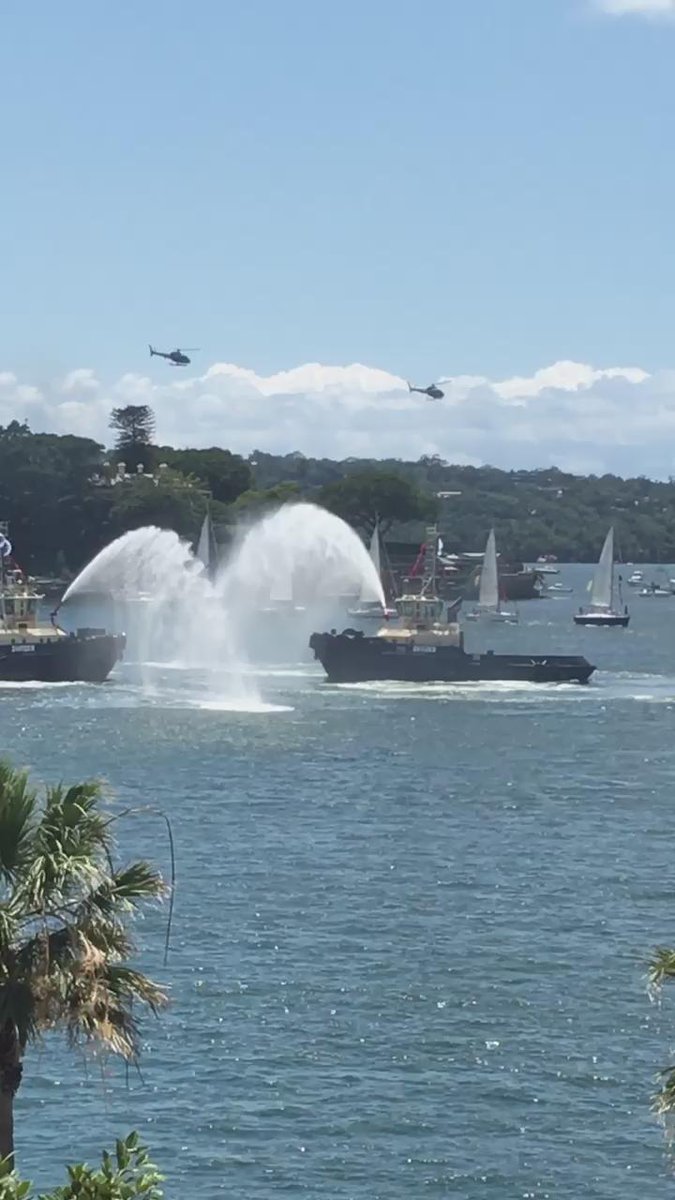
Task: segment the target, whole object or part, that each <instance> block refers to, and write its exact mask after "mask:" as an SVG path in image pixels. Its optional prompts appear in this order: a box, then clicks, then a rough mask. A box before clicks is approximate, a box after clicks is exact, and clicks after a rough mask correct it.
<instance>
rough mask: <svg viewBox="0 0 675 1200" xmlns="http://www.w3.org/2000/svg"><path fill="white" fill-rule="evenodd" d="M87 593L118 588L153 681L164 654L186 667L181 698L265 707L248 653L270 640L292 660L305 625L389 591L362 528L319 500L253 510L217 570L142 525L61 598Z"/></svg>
mask: <svg viewBox="0 0 675 1200" xmlns="http://www.w3.org/2000/svg"><path fill="white" fill-rule="evenodd" d="M88 595H89V596H101V595H103V596H107V597H109V598H111V599H112V602H113V605H114V607H115V609H116V610H117V611H116V613H115V624H116V626H117V628H125V629H126V631H127V632H128V633H129V635H130V637H129V642H130V644H129V651H130V653H129V657H130V658H133V659H134V660H138V661H139V662H141V663H142V664H145V669H144V682H145V686H146V688H147V689H153V690H154V689H156V687H157V686H158V684H157V677H156V674H155V669H156V666H157V665H158V664H166V665H167V666H173V667H174V668H175V669H181V670H184V671H185V672H186V680H185V700H186V703H190V702H191V700H192V701H195V700H198V697H200V696H203V692H204V689H206V691H207V692H208V696H209V704H210V705H212V706H217V705H220V706H221V707H222V708H223V710H224V711H226V710H227V708H228V706H232V705H234V704H240V705H241V706H242V708H247V707H248V708H249V709H250V710H251V711H266V710H267V709H266V706H265V705H264V703H263V701H262V698H261V696H260V693H259V690H258V686H257V683H256V681H255V677H254V674H253V672H252V671H251V670H250V664H249V662H248V660H249V658H250V657H255V656H256V652H257V651H260V650H261V648H262V647H264V645H265V643H266V641H267V643H269V644H273V645H274V649H275V650H276V651H279V649H280V648H281V649H282V650H283V652H284V657H285V661H287V662H288V661H293V656H294V655H299V656H301V657H307V655H308V652H307V642H308V638H309V634H310V633H311V632H312V630H313V629H317V628H319V629H320V628H323V627H325V624H327V623H328V620H329V619H330V618H333V617H335V613H336V608H338V607H339V605H340V601H341V598H342V601H344V598H345V597H350V598H351V599H355V598H356V597H357V596H359V595H360V596H361V597H367V598H372V599H373V600H379V601H380V602H381V603H384V595H383V591H382V584H381V582H380V579H379V576H378V574H377V572H376V570H375V568H374V566H373V564H372V562H371V559H370V556H369V555H368V552H367V550H366V548H365V546H364V545H363V543H362V542H361V540H360V539H359V537H358V536H357V535H356V534H355V533H354V531H353V530H352V529H350V528H349V526H348V525H346V524H345V522H344V521H341V520H340V518H339V517H336V516H333V515H332V514H331V513H328V512H327V511H326V510H325V509H321V508H318V507H317V506H316V505H312V504H295V505H287V506H284V507H283V508H281V509H279V510H277V511H276V512H275V513H273V514H272V515H270V516H266V517H263V518H262V519H261V520H259V521H256V522H255V524H253V525H252V526H251V527H250V528H249V529H248V530H247V531H245V532H243V533H242V535H241V537H240V539H239V540H238V542H237V543H236V545H235V549H234V550H233V552H232V553H231V555H230V557H229V559H228V560H227V562H225V563H224V564H223V565H222V566H221V567H220V569H219V571H218V573H217V575H216V578H215V579H214V580H213V581H211V580H210V579H209V578H208V577H207V575H206V573H205V572H204V570H203V568H202V565H201V563H200V562H199V561H198V560H197V559H196V558H195V556H194V554H193V552H192V550H191V548H190V546H189V545H188V544H187V543H186V542H184V541H182V540H181V539H180V538H179V537H178V535H177V534H176V533H173V532H171V531H168V530H162V529H158V528H156V527H154V526H148V527H145V528H143V529H135V530H133V531H131V532H130V533H126V534H124V535H123V536H122V537H120V538H118V539H117V540H116V541H114V542H111V543H110V545H109V546H106V547H105V548H104V549H103V550H102V551H101V552H100V553H99V554H98V555H97V556H96V558H94V559H93V560H92V561H91V562H90V563H89V564H88V565H87V566H86V567H85V568H84V569H83V570H82V571H81V573H80V574H79V575H78V577H77V579H75V580H74V582H73V583H72V584H71V585H70V587H69V588H68V590H67V591H66V593H65V595H64V598H63V601H62V604H67V603H69V602H70V603H71V604H74V602H75V601H76V600H80V601H82V600H83V599H85V598H86V597H87V596H88ZM324 618H325V619H324ZM291 651H292V654H291V653H290V652H291ZM295 661H297V658H296V659H295ZM150 664H154V666H153V667H151V666H150ZM142 669H143V668H142ZM197 673H198V679H195V678H194V676H195V674H197ZM160 686H161V685H160ZM195 687H196V688H197V692H196V693H195V691H194V689H195Z"/></svg>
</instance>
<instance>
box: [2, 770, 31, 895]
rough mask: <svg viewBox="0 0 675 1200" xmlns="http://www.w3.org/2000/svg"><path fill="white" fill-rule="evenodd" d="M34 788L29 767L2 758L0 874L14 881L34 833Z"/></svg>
mask: <svg viewBox="0 0 675 1200" xmlns="http://www.w3.org/2000/svg"><path fill="white" fill-rule="evenodd" d="M35 803H36V796H35V792H34V791H33V790H32V788H30V787H29V786H28V774H27V772H26V771H17V770H15V768H14V767H12V766H11V765H10V764H9V763H8V762H7V761H6V759H0V875H2V876H3V877H4V879H5V880H6V881H7V882H11V881H12V879H13V878H14V876H15V874H16V872H17V871H18V869H19V868H20V866H21V864H22V862H23V861H24V859H25V857H26V855H27V853H28V850H29V847H30V842H31V838H32V835H33V818H34V814H35Z"/></svg>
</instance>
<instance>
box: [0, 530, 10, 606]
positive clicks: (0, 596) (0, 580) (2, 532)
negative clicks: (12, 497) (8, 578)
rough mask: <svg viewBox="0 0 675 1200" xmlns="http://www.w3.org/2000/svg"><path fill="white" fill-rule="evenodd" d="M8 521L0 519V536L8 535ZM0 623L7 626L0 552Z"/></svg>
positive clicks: (2, 557)
mask: <svg viewBox="0 0 675 1200" xmlns="http://www.w3.org/2000/svg"><path fill="white" fill-rule="evenodd" d="M8 535H9V523H8V522H7V521H0V538H3V537H5V538H6V537H8ZM0 625H1V626H2V627H3V629H6V628H7V608H6V605H5V556H4V554H2V553H1V552H0Z"/></svg>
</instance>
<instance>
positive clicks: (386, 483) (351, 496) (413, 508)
mask: <svg viewBox="0 0 675 1200" xmlns="http://www.w3.org/2000/svg"><path fill="white" fill-rule="evenodd" d="M318 501H319V504H322V505H323V507H324V508H327V509H329V510H330V512H333V513H335V514H336V515H337V516H338V517H342V519H343V520H344V521H347V522H348V523H349V524H350V525H354V526H355V527H356V528H357V529H360V530H361V532H362V533H365V534H368V535H370V534H371V533H372V532H373V529H374V527H375V521H376V519H377V518H378V517H379V520H380V525H381V528H382V532H383V533H386V531H387V529H388V528H389V527H390V526H391V524H392V523H393V522H394V521H402V522H406V521H428V520H433V518H434V517H435V515H436V502H435V499H434V498H433V497H431V496H429V495H424V493H423V492H421V491H420V490H419V488H416V487H415V485H414V484H413V483H411V482H410V481H409V480H408V479H405V478H404V477H403V476H402V475H399V474H397V473H396V472H394V471H375V470H371V471H355V472H354V473H353V474H351V475H345V477H344V479H340V480H339V481H338V482H336V483H329V484H327V485H326V486H325V487H323V488H321V490H320V492H319V495H318Z"/></svg>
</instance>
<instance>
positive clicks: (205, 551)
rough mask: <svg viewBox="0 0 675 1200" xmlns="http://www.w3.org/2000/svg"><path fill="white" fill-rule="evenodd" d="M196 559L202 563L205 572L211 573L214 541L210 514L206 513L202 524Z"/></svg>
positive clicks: (213, 565)
mask: <svg viewBox="0 0 675 1200" xmlns="http://www.w3.org/2000/svg"><path fill="white" fill-rule="evenodd" d="M197 558H198V559H199V560H200V561H201V562H203V564H204V566H205V567H206V570H207V571H212V570H213V568H214V567H215V565H216V539H215V536H214V533H213V524H212V521H211V513H210V512H208V510H207V513H206V516H205V517H204V520H203V522H202V530H201V533H200V535H199V541H198V543H197Z"/></svg>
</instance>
